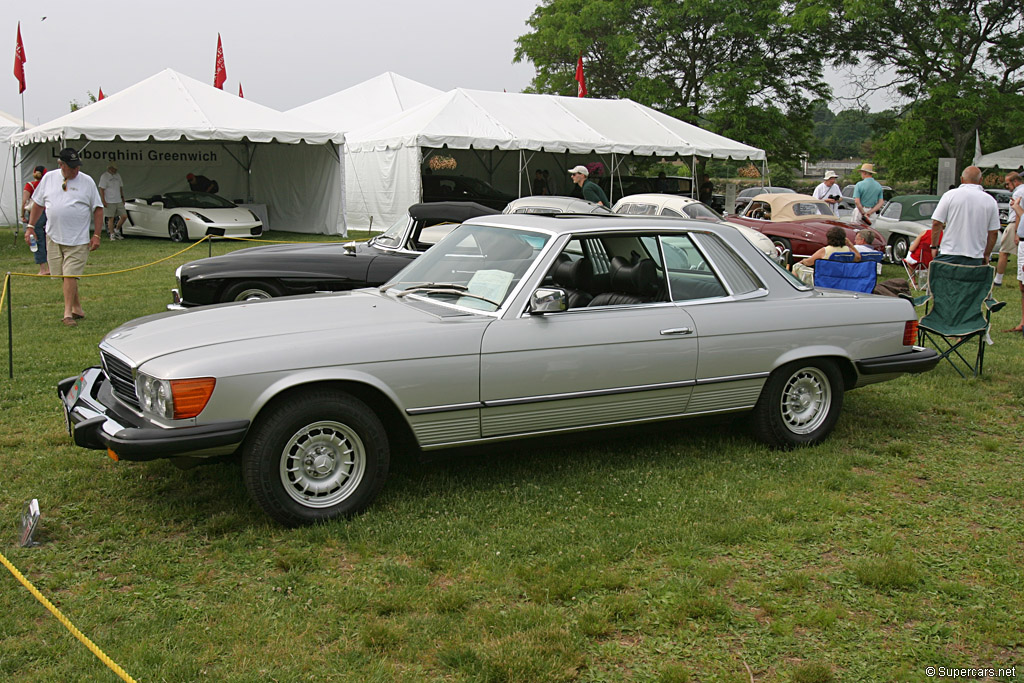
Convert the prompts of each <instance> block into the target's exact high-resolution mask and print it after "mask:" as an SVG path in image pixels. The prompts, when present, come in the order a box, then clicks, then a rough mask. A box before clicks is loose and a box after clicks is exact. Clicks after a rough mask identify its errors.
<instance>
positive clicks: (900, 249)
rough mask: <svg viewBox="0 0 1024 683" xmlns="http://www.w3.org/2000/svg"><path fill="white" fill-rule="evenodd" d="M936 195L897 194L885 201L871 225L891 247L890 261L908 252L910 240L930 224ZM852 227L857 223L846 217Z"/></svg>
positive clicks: (900, 257) (935, 203) (898, 258)
mask: <svg viewBox="0 0 1024 683" xmlns="http://www.w3.org/2000/svg"><path fill="white" fill-rule="evenodd" d="M938 203H939V198H938V197H937V196H935V195H932V194H913V195H900V196H898V197H893V198H892V199H890V200H889V201H887V202H886V203H885V206H883V207H882V210H881V211H880V212H879V213H878V218H877V219H876V220H875V222H874V223H872V227H873V228H874V229H875V230H877V231H878V233H879V234H880V235H881V236H882V239H883V240H885V244H886V245H888V246H889V247H890V249H889V251H890V253H891V254H892V260H893V261H894V262H896V263H899V262H900V261H902V260H903V259H904V258H906V256H907V254H908V253H910V251H909V247H910V243H911V242H913V241H914V238H916V237H917V236H918V235H920V234H921V233H922V232H924V231H925V230H928V229H929V228H931V226H932V212H933V211H935V207H936V206H937V205H938ZM844 220H847V222H849V223H850V224H851V226H852V227H854V228H859V227H860V225H859V224H856V223H854V222H853V220H852V217H849V218H845V219H844Z"/></svg>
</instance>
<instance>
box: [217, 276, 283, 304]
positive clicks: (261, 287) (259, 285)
mask: <svg viewBox="0 0 1024 683" xmlns="http://www.w3.org/2000/svg"><path fill="white" fill-rule="evenodd" d="M277 296H281V290H280V288H279V287H277V286H276V285H272V284H270V283H268V282H256V281H252V280H250V281H247V282H236V283H235V284H233V285H230V286H228V287H227V288H225V289H224V294H223V295H222V296H221V297H220V298H219V299H218V301H219V302H223V301H256V300H259V299H273V298H274V297H277Z"/></svg>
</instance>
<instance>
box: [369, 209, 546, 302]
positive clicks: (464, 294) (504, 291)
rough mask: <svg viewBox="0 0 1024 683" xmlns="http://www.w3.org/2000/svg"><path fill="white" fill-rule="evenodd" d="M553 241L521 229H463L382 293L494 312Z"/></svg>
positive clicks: (457, 230) (462, 226)
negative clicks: (545, 247)
mask: <svg viewBox="0 0 1024 683" xmlns="http://www.w3.org/2000/svg"><path fill="white" fill-rule="evenodd" d="M549 239H550V237H549V236H548V235H546V234H544V233H539V232H534V231H529V230H523V229H519V228H496V227H492V226H486V225H461V226H459V227H458V228H456V229H455V230H453V231H452V232H451V233H450V234H449V235H448V236H447V237H445V238H444V239H442V240H441V241H440V242H438V243H437V244H436V245H435V246H434V247H432V248H431V249H430V250H429V251H427V252H426V253H424V254H423V256H421V257H419V258H418V259H416V260H415V261H413V263H412V264H411V265H409V267H407V268H406V269H405V270H403V271H402V272H401V273H399V274H398V275H397V276H396V277H395V278H394V279H392V280H391V281H390V282H388V283H387V284H386V285H384V286H383V287H382V288H381V291H388V292H393V293H395V294H396V295H397V296H399V297H405V296H417V297H423V298H425V299H429V300H431V301H435V302H439V303H445V304H451V305H455V306H463V307H466V308H473V309H476V310H481V311H489V312H492V311H496V310H498V309H499V308H500V307H501V306H502V305H503V304H504V303H505V301H506V299H507V298H508V297H509V295H510V294H511V293H512V292H513V291H514V290H515V288H516V285H517V284H519V281H520V280H522V278H523V276H524V275H526V273H527V272H528V271H529V270H530V268H531V267H532V266H533V264H534V262H535V261H536V259H537V255H538V254H539V253H540V251H541V250H542V249H543V248H544V245H545V244H547V242H548V240H549Z"/></svg>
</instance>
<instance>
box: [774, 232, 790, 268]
mask: <svg viewBox="0 0 1024 683" xmlns="http://www.w3.org/2000/svg"><path fill="white" fill-rule="evenodd" d="M769 237H770V238H771V240H772V244H774V245H775V251H776V252H778V253H779V255H780V256H781V255H782V254H783V253H784V252H787V251H788V252H789V256H788V257H786V262H787V263H792V262H793V245H791V244H790V243H789V240H787V239H786V238H785V237H773V236H771V235H769Z"/></svg>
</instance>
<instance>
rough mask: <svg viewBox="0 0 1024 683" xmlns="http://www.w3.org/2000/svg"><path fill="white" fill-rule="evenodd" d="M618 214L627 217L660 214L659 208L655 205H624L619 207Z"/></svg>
mask: <svg viewBox="0 0 1024 683" xmlns="http://www.w3.org/2000/svg"><path fill="white" fill-rule="evenodd" d="M616 213H621V214H625V215H627V216H654V215H655V214H657V213H658V207H657V206H655V205H654V204H635V203H630V204H624V205H622V206H620V207H619V210H618V211H616Z"/></svg>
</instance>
